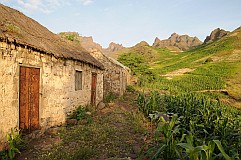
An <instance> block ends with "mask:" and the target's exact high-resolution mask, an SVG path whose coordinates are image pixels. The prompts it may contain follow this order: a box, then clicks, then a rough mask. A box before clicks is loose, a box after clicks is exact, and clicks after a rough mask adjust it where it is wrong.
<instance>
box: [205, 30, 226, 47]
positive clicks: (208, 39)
mask: <svg viewBox="0 0 241 160" xmlns="http://www.w3.org/2000/svg"><path fill="white" fill-rule="evenodd" d="M229 33H230V32H229V31H225V30H223V29H220V28H217V29H215V30H213V31H212V32H211V34H210V36H207V37H206V39H205V40H204V44H208V43H211V42H214V41H216V40H218V39H220V38H222V37H224V36H226V35H227V34H229Z"/></svg>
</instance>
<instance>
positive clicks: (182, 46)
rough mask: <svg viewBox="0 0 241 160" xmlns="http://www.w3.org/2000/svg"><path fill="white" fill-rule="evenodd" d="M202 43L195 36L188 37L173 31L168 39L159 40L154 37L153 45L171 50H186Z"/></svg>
mask: <svg viewBox="0 0 241 160" xmlns="http://www.w3.org/2000/svg"><path fill="white" fill-rule="evenodd" d="M201 44H202V41H200V40H199V39H198V38H197V37H190V36H188V35H178V34H177V33H173V34H172V35H171V36H170V37H169V38H168V39H165V40H160V39H159V38H158V37H156V39H155V41H154V43H153V45H152V46H153V47H155V48H168V49H170V50H173V51H186V50H189V49H191V48H194V47H197V46H199V45H201Z"/></svg>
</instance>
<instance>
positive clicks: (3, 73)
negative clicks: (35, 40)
mask: <svg viewBox="0 0 241 160" xmlns="http://www.w3.org/2000/svg"><path fill="white" fill-rule="evenodd" d="M0 66H1V68H0V77H1V78H0V150H1V149H2V148H3V146H4V142H6V134H7V133H8V132H9V131H10V130H11V129H12V128H19V70H20V66H27V67H34V68H40V93H39V95H40V102H39V103H40V104H39V123H40V127H41V129H42V130H45V129H47V128H49V127H51V126H56V125H61V124H63V123H65V120H66V116H67V114H68V113H70V112H72V111H73V110H74V109H75V108H76V107H78V106H79V105H87V104H90V100H91V99H90V97H91V76H92V73H93V72H94V73H97V85H96V87H97V88H96V104H98V103H99V102H100V101H102V99H103V71H102V70H100V69H98V68H96V67H94V66H92V65H90V64H86V63H81V62H80V61H75V60H66V59H60V58H55V57H54V56H50V55H47V54H43V53H41V52H39V51H35V50H33V49H31V48H29V47H27V46H21V45H17V44H13V43H6V42H0ZM76 70H77V71H82V74H83V75H82V86H83V87H82V90H77V91H76V90H75V72H76Z"/></svg>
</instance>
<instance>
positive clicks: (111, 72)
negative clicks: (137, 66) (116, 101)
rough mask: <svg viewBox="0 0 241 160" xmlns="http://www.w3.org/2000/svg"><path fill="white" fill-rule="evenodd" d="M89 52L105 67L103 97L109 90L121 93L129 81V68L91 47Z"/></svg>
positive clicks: (117, 93)
mask: <svg viewBox="0 0 241 160" xmlns="http://www.w3.org/2000/svg"><path fill="white" fill-rule="evenodd" d="M90 53H91V55H92V56H93V57H95V58H96V59H97V60H98V61H100V62H101V63H102V64H103V65H104V67H105V72H104V97H105V96H106V95H108V93H110V92H112V93H114V94H116V95H123V94H124V92H125V91H126V88H127V85H128V84H129V81H130V69H129V68H127V67H125V66H123V65H122V64H120V63H119V62H116V61H115V60H113V59H111V58H109V57H107V56H106V55H104V54H103V53H101V52H100V51H98V50H96V49H93V50H92V51H91V52H90Z"/></svg>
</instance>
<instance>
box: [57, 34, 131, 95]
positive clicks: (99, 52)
mask: <svg viewBox="0 0 241 160" xmlns="http://www.w3.org/2000/svg"><path fill="white" fill-rule="evenodd" d="M60 35H61V36H63V37H65V38H66V37H72V40H73V41H76V42H78V43H80V44H81V46H82V47H83V48H85V49H86V50H87V51H89V52H90V54H91V55H92V56H93V57H95V59H97V60H98V61H99V62H101V63H102V64H103V65H104V67H105V72H104V77H103V81H104V86H103V87H104V97H106V96H107V95H108V94H109V93H114V94H115V95H117V96H121V95H123V93H124V92H125V91H126V88H127V85H128V84H129V82H130V72H131V70H130V69H129V68H128V67H126V66H124V65H123V64H121V63H120V62H118V61H117V60H115V59H113V58H111V57H108V56H107V55H105V54H104V53H103V52H104V50H106V49H103V48H102V47H101V45H99V44H98V43H95V42H94V41H93V38H92V37H83V36H80V35H79V34H78V33H77V32H61V33H60ZM113 45H115V44H114V43H111V44H110V49H111V47H113ZM117 46H118V47H122V46H121V45H117ZM110 49H109V50H110ZM112 49H113V48H112Z"/></svg>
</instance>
